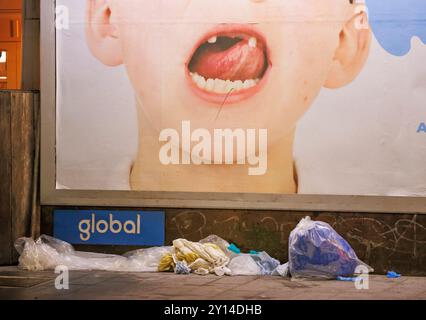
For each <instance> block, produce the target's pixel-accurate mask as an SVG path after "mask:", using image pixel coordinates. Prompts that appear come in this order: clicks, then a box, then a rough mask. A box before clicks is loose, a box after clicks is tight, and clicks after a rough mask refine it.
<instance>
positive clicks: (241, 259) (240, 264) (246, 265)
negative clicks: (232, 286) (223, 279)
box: [228, 254, 262, 276]
mask: <svg viewBox="0 0 426 320" xmlns="http://www.w3.org/2000/svg"><path fill="white" fill-rule="evenodd" d="M228 268H229V269H230V270H231V275H232V276H257V275H261V274H262V269H261V268H260V266H259V265H258V264H257V263H256V261H254V259H253V258H252V257H251V256H250V255H249V254H239V255H237V256H235V257H234V258H233V259H232V260H231V262H229V265H228Z"/></svg>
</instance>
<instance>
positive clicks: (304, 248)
mask: <svg viewBox="0 0 426 320" xmlns="http://www.w3.org/2000/svg"><path fill="white" fill-rule="evenodd" d="M360 265H362V266H364V267H365V268H364V269H366V270H368V271H369V272H373V271H374V270H373V269H372V268H371V267H369V266H367V265H366V264H365V263H364V262H362V261H361V260H359V259H358V257H357V255H356V254H355V252H354V250H353V249H352V248H351V246H350V245H349V243H348V242H347V241H346V240H345V239H343V238H342V237H341V236H340V235H339V234H338V233H337V232H336V231H335V230H334V229H333V228H332V227H331V226H330V225H329V224H328V223H325V222H321V221H312V220H311V219H310V217H306V218H304V219H302V220H301V221H300V222H299V224H298V225H297V226H296V228H295V229H294V230H293V231H292V232H291V234H290V238H289V270H290V273H291V276H292V277H295V278H316V279H336V278H337V277H338V276H352V275H354V273H355V271H356V268H357V267H358V266H360Z"/></svg>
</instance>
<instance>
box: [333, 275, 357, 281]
mask: <svg viewBox="0 0 426 320" xmlns="http://www.w3.org/2000/svg"><path fill="white" fill-rule="evenodd" d="M337 280H339V281H351V282H355V280H356V277H341V276H338V277H337Z"/></svg>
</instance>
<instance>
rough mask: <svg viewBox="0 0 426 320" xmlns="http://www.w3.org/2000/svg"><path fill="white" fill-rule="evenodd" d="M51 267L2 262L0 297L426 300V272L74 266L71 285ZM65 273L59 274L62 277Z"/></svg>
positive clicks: (71, 273)
mask: <svg viewBox="0 0 426 320" xmlns="http://www.w3.org/2000/svg"><path fill="white" fill-rule="evenodd" d="M58 275H59V274H55V273H54V272H53V271H43V272H28V271H22V270H19V269H18V268H17V267H0V299H1V300H5V299H6V300H9V299H24V300H50V299H54V300H58V299H60V300H73V299H78V300H104V299H108V300H110V299H113V300H115V299H118V300H122V299H126V300H156V299H158V300H199V299H202V300H395V299H401V300H417V299H421V300H426V277H404V276H402V277H401V278H398V279H388V278H386V277H385V276H380V275H370V276H369V279H368V289H363V290H358V289H356V287H355V284H354V283H353V282H344V281H308V280H291V279H288V278H281V277H272V276H262V277H261V276H237V277H227V276H225V277H217V276H215V275H208V276H199V275H175V274H173V273H118V272H105V271H70V272H69V289H62V290H58V289H57V288H56V287H55V282H56V283H59V284H63V283H64V282H63V281H61V279H62V278H58V279H57V277H58ZM63 276H64V274H62V275H61V277H63Z"/></svg>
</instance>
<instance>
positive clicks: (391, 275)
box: [386, 271, 401, 279]
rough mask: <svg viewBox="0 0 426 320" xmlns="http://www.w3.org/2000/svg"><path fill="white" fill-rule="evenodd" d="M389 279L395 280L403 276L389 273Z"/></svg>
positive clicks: (392, 272) (393, 272)
mask: <svg viewBox="0 0 426 320" xmlns="http://www.w3.org/2000/svg"><path fill="white" fill-rule="evenodd" d="M386 276H387V277H388V278H391V279H394V278H400V277H401V275H400V274H399V273H396V272H395V271H389V272H388V273H387V275H386Z"/></svg>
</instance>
